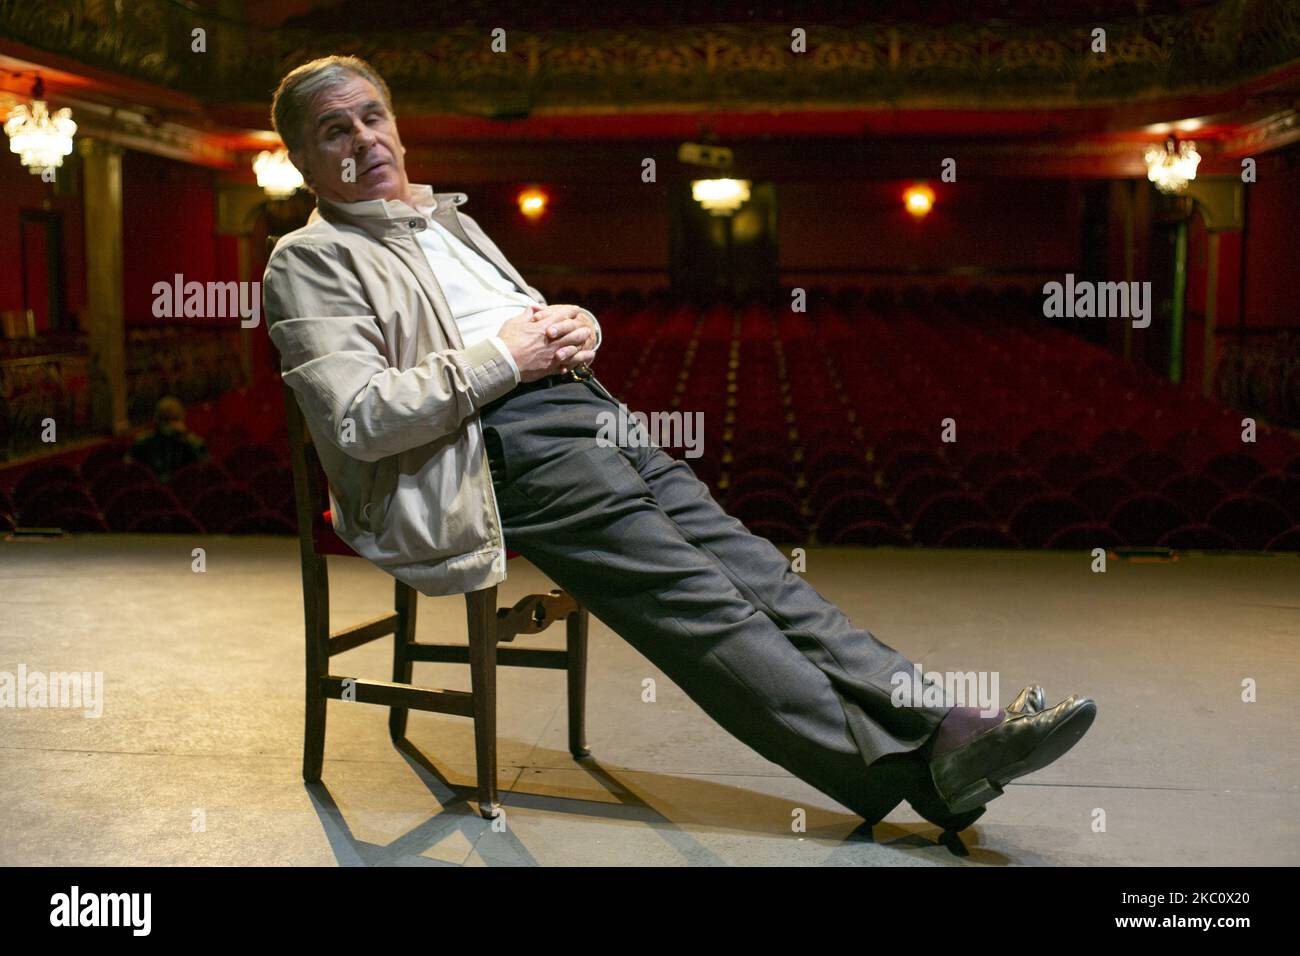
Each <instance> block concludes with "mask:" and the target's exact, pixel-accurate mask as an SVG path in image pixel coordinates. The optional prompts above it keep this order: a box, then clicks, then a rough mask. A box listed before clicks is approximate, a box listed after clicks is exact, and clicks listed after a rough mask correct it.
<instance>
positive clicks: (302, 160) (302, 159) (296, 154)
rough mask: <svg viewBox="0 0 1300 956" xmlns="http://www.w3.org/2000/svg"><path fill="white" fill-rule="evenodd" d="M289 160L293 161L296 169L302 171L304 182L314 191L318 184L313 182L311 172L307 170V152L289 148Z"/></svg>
mask: <svg viewBox="0 0 1300 956" xmlns="http://www.w3.org/2000/svg"><path fill="white" fill-rule="evenodd" d="M289 162H291V163H293V168H294V169H296V170H298V172H300V173H302V179H303V182H305V183H306V184H307V186H308V188H309V189H311V190H313V191H314V190H315V189H316V184H315V183H313V182H312V178H311V173H310V172H308V170H307V156H306V154H305V153H303V152H302V150H298V149H291V150H289Z"/></svg>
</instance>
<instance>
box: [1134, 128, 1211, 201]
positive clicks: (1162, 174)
mask: <svg viewBox="0 0 1300 956" xmlns="http://www.w3.org/2000/svg"><path fill="white" fill-rule="evenodd" d="M1146 161H1147V179H1149V180H1151V181H1152V182H1153V183H1155V184H1156V189H1158V190H1160V191H1161V192H1162V193H1170V194H1173V195H1177V194H1180V193H1184V192H1186V191H1187V184H1188V183H1189V182H1191V181H1192V180H1193V179H1195V178H1196V167H1197V164H1199V163H1200V161H1201V154H1200V153H1198V152H1197V151H1196V143H1195V142H1194V141H1193V140H1190V139H1185V140H1182V141H1179V140H1177V139H1176V138H1175V137H1173V136H1170V137H1169V138H1168V139H1166V140H1165V145H1164V146H1151V147H1149V148H1148V149H1147V153H1146Z"/></svg>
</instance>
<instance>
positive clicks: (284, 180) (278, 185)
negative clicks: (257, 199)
mask: <svg viewBox="0 0 1300 956" xmlns="http://www.w3.org/2000/svg"><path fill="white" fill-rule="evenodd" d="M253 173H254V174H255V175H256V176H257V185H259V186H261V187H262V188H263V189H264V190H266V194H267V195H268V196H270V197H271V198H272V199H288V198H289V197H290V196H292V195H293V194H294V193H296V192H297V191H298V188H299V187H300V186H302V173H300V172H298V170H297V168H296V167H295V166H294V165H293V163H291V162H290V161H289V153H288V151H287V150H284V149H277V150H276V151H275V152H271V151H270V150H267V149H264V150H262V151H261V152H260V153H258V154H257V158H256V159H254V160H253Z"/></svg>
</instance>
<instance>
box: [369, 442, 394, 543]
mask: <svg viewBox="0 0 1300 956" xmlns="http://www.w3.org/2000/svg"><path fill="white" fill-rule="evenodd" d="M397 459H398V456H397V455H390V456H389V457H387V458H381V459H379V461H376V462H373V463H370V467H369V468H367V469H366V475H365V477H364V478H363V479H362V485H361V500H362V501H363V502H364V503H363V504H362V506H361V520H362V522H363V523H364V525H365V527H366V530H367V531H369V532H370V533H371V534H378V533H380V532H381V531H383V529H384V526H385V522H386V519H387V517H388V509H389V507H390V506H391V505H392V502H393V495H394V494H395V493H396V491H397V464H398V461H397Z"/></svg>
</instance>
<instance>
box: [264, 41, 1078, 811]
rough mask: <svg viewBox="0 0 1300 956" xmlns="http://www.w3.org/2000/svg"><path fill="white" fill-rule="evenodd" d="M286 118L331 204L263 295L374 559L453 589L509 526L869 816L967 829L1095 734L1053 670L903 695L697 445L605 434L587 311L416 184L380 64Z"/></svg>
mask: <svg viewBox="0 0 1300 956" xmlns="http://www.w3.org/2000/svg"><path fill="white" fill-rule="evenodd" d="M272 112H273V119H274V122H275V127H276V130H277V131H278V132H279V134H280V136H281V138H283V140H284V142H285V145H286V147H287V148H288V150H289V156H290V158H291V159H292V161H293V163H294V165H295V166H296V167H297V168H298V169H299V170H300V171H301V172H302V174H303V177H304V179H305V180H306V183H307V185H308V186H309V187H310V188H311V189H312V190H313V191H314V192H315V193H316V196H317V208H316V210H315V211H314V212H313V213H312V216H311V218H310V219H309V221H308V223H307V225H306V226H304V227H303V228H302V229H299V230H297V231H295V232H293V233H290V234H289V235H287V236H285V237H284V238H283V239H281V240H280V242H279V243H278V244H277V245H276V248H275V250H274V251H273V253H272V255H271V259H270V262H269V263H268V265H267V271H266V276H265V282H264V285H263V288H264V290H265V297H266V314H267V316H268V324H269V328H270V334H271V337H272V339H273V340H274V342H275V344H276V346H277V348H278V349H279V350H280V353H281V358H282V363H283V364H282V367H283V376H284V380H285V381H286V382H287V383H288V384H289V386H290V387H292V388H293V389H294V391H295V392H296V394H297V395H298V397H299V401H300V404H301V405H302V407H303V411H304V414H305V417H306V419H307V422H308V425H309V428H310V430H311V432H312V435H313V438H314V439H315V442H316V446H317V449H318V452H319V454H320V457H321V462H322V465H323V466H324V468H325V472H326V474H327V476H328V478H329V483H330V488H331V492H332V496H333V501H332V513H333V520H334V522H335V528H336V530H337V531H338V533H339V534H340V536H342V537H343V538H344V540H346V541H347V542H348V543H349V544H350V545H351V546H352V547H353V548H354V549H356V550H357V552H358V553H360V554H361V555H362V556H364V557H366V558H368V559H370V560H371V561H373V562H374V563H375V564H377V565H378V566H380V567H382V568H384V569H386V570H387V571H388V572H389V573H390V574H392V575H394V576H395V577H397V578H398V579H400V580H403V581H406V582H408V583H410V584H412V585H413V586H415V587H416V588H417V589H418V590H420V591H421V592H422V593H425V594H450V593H461V592H465V591H470V590H475V589H478V588H483V587H487V586H490V585H493V584H496V583H498V582H500V581H502V580H504V579H505V577H506V573H505V555H504V549H505V547H506V545H507V543H508V544H509V545H510V547H512V548H514V549H515V550H517V551H519V552H520V553H521V554H523V555H524V556H525V557H527V558H528V559H529V560H530V561H532V562H533V563H534V564H535V565H536V566H537V567H538V568H539V569H541V570H542V571H543V572H544V573H546V574H547V575H549V576H550V577H551V578H552V580H554V581H555V582H556V583H557V584H559V585H560V586H562V587H564V588H566V589H567V590H568V591H569V592H570V593H572V594H573V595H574V596H575V597H576V598H577V599H578V600H580V601H581V602H582V603H583V604H584V605H585V606H586V607H587V608H589V609H590V610H591V612H592V613H593V614H595V615H596V616H597V617H598V618H599V619H600V620H602V621H604V622H605V623H606V624H608V625H609V626H610V627H611V628H612V629H613V630H614V631H615V632H617V633H618V634H619V635H620V636H621V637H623V638H624V639H625V640H627V641H628V642H629V643H631V644H632V645H633V646H634V647H635V648H636V649H637V650H639V651H640V652H641V653H642V654H644V655H645V656H646V657H647V658H649V659H650V660H651V661H652V662H653V663H654V664H656V665H657V666H658V667H659V668H660V669H661V670H663V672H664V673H665V674H667V675H668V677H669V678H671V679H672V680H673V681H674V682H675V683H677V684H678V686H680V687H681V688H682V689H683V690H684V691H685V692H686V693H687V694H688V695H689V696H690V697H691V698H692V699H693V700H694V701H695V702H696V703H697V704H699V705H700V707H701V708H702V709H703V710H704V711H705V712H706V713H708V714H709V715H710V716H711V717H713V718H714V719H715V720H716V721H718V723H720V724H721V725H722V726H723V727H724V728H725V729H726V730H728V731H729V732H730V733H731V734H733V735H734V736H736V737H737V738H739V739H740V740H741V741H743V742H745V743H746V744H748V745H749V746H751V747H753V748H754V749H755V750H757V751H758V752H759V753H760V754H762V755H763V756H764V757H766V758H768V759H769V760H771V761H773V762H775V763H777V764H780V765H781V766H783V767H785V768H786V769H788V770H789V771H790V772H792V773H794V774H796V775H797V776H799V777H800V778H802V779H803V780H806V781H808V782H809V783H811V784H812V785H813V786H815V787H817V788H819V789H820V790H822V791H823V792H825V793H827V794H829V795H831V796H832V797H834V798H835V799H836V800H838V801H839V802H840V803H842V804H844V805H845V806H847V807H849V808H851V809H853V810H854V811H855V812H857V813H859V814H861V815H862V816H863V817H865V818H866V819H867V820H868V821H869V822H871V823H873V824H874V823H876V822H878V821H879V820H880V819H882V818H883V817H884V816H885V814H886V813H888V812H889V811H890V810H891V809H893V808H894V807H895V806H897V805H898V803H899V802H900V801H901V800H904V799H906V800H908V801H909V802H910V803H911V805H912V806H913V807H914V808H915V809H916V810H917V811H918V812H919V813H921V814H922V815H923V816H925V818H926V819H928V820H930V821H932V822H934V823H936V824H937V825H939V826H942V827H944V828H945V829H949V830H959V829H962V828H964V827H966V826H969V825H970V823H972V822H973V821H974V820H975V819H976V818H977V817H979V816H980V815H981V814H982V813H983V812H984V804H985V803H986V802H987V800H989V799H991V798H993V797H996V796H997V795H998V794H1000V793H1001V792H1002V787H1003V786H1005V785H1006V783H1007V782H1008V781H1010V780H1012V779H1014V778H1016V777H1020V776H1023V775H1024V774H1027V773H1030V772H1032V771H1034V770H1037V769H1039V768H1041V767H1043V766H1045V765H1046V764H1048V763H1050V762H1051V761H1052V760H1054V759H1056V758H1057V757H1059V756H1060V755H1061V754H1063V753H1064V752H1065V751H1066V750H1068V749H1069V748H1070V747H1071V746H1073V744H1074V743H1075V742H1076V741H1077V740H1078V739H1079V738H1080V737H1081V736H1082V735H1083V734H1084V732H1086V730H1087V729H1088V727H1089V726H1090V725H1091V723H1092V720H1093V717H1094V715H1095V713H1096V705H1095V704H1094V703H1093V702H1092V701H1091V700H1089V699H1087V698H1083V697H1077V696H1075V697H1070V698H1068V699H1067V700H1065V701H1062V702H1061V703H1060V704H1058V705H1057V706H1055V707H1053V708H1051V709H1050V710H1049V709H1046V708H1045V707H1044V703H1043V698H1042V689H1041V688H1037V687H1034V688H1026V689H1025V691H1024V692H1022V693H1021V695H1020V697H1019V698H1017V699H1016V701H1015V702H1013V703H1012V704H1011V705H1009V706H1008V707H1007V708H1006V710H998V711H997V713H996V714H995V715H994V716H993V717H987V716H986V717H981V715H980V713H979V711H978V709H977V708H974V707H947V706H942V707H941V706H921V705H920V702H917V705H916V706H903V707H900V706H895V704H894V700H893V694H892V692H893V690H894V687H895V686H896V685H895V682H894V681H892V680H891V678H892V677H893V676H894V675H901V674H906V675H909V676H910V675H911V674H912V671H913V665H912V663H911V662H910V661H908V660H907V658H905V657H904V656H903V655H901V654H900V653H898V652H897V651H895V650H894V649H893V648H890V647H888V646H886V645H885V644H883V643H881V642H880V641H878V640H877V639H876V638H875V637H874V636H872V635H871V634H870V632H868V631H865V630H862V629H860V628H856V627H854V626H853V625H852V624H851V623H850V622H849V620H848V619H847V618H846V617H845V615H844V614H843V613H842V612H841V611H840V610H839V609H838V608H837V607H835V606H834V605H833V604H830V603H829V602H827V601H826V600H825V599H824V598H822V596H821V595H820V594H818V593H817V591H816V590H814V589H813V588H812V587H811V586H810V585H809V584H808V583H807V582H805V581H804V580H803V578H802V577H800V576H799V575H798V574H794V573H792V572H791V571H790V568H789V565H788V563H787V561H786V559H785V558H784V556H783V555H782V554H781V553H780V552H779V551H778V550H777V549H776V548H775V547H773V546H772V545H771V544H770V543H769V542H768V541H766V540H764V539H762V538H759V537H756V536H754V535H752V534H750V533H749V532H748V531H746V530H745V528H744V526H743V525H741V524H740V522H738V521H736V520H735V519H733V518H731V517H729V516H727V515H726V514H725V513H724V512H723V511H722V510H721V509H720V508H719V507H718V505H717V504H716V503H715V502H714V500H713V499H712V497H711V496H710V494H709V491H708V488H707V487H706V486H705V485H703V484H702V483H701V482H699V481H698V480H696V478H695V477H694V475H693V474H692V473H691V471H690V469H689V467H688V466H687V465H686V464H685V463H683V462H678V461H676V460H674V459H673V458H671V457H669V456H668V455H667V454H665V453H664V452H663V451H662V450H660V449H658V448H655V447H653V446H647V445H645V444H642V443H640V442H639V441H638V442H637V443H635V445H634V446H633V447H620V446H612V445H610V444H609V443H608V442H604V441H599V440H598V439H597V435H598V433H600V431H601V421H602V413H603V414H604V415H609V414H611V413H612V414H617V409H618V404H619V403H618V402H617V400H616V399H615V398H613V396H611V395H610V394H609V393H608V392H607V391H606V390H605V389H604V387H603V386H601V384H600V383H599V382H598V381H597V380H596V379H595V378H594V377H592V376H591V375H590V373H589V369H587V368H586V366H587V365H588V364H589V363H590V362H592V361H593V360H594V358H595V354H596V349H597V347H598V345H599V342H600V336H601V333H600V328H599V325H598V323H597V322H596V320H595V317H594V316H593V315H591V314H590V312H588V311H587V310H584V309H581V308H580V307H578V306H575V305H568V304H565V305H548V304H546V302H545V300H544V299H543V298H542V296H541V294H540V293H539V292H538V291H537V290H536V289H534V288H533V287H531V286H529V285H527V284H526V283H525V281H524V279H523V277H522V276H521V275H520V274H519V273H518V271H517V270H515V268H514V267H513V266H512V265H511V264H510V263H509V261H508V260H507V259H506V258H505V256H504V255H502V253H501V251H500V250H499V249H498V248H497V247H496V246H495V245H494V244H493V243H492V241H491V240H490V239H489V238H488V237H487V235H486V234H485V233H484V232H483V230H482V229H481V228H480V227H479V226H478V224H477V223H476V222H475V221H474V220H473V219H472V218H471V217H470V216H468V215H466V214H465V213H463V212H459V211H458V209H457V208H456V207H457V206H458V205H460V204H461V203H462V202H464V200H465V198H466V197H465V194H464V193H434V192H433V191H432V189H431V188H430V187H428V186H424V185H418V184H411V183H410V182H409V181H408V180H407V177H406V168H405V161H404V158H403V157H404V154H405V152H406V149H405V147H404V146H403V145H402V142H401V138H400V136H399V134H398V130H397V124H396V120H395V117H394V115H393V112H392V102H391V97H390V95H389V90H388V86H387V84H386V83H385V82H384V81H383V79H382V78H381V77H379V76H378V74H376V73H375V72H374V70H373V69H372V68H371V67H370V66H369V65H368V64H366V63H365V62H364V61H361V60H358V59H356V58H353V57H326V58H323V59H320V60H315V61H312V62H310V63H307V64H305V65H303V66H300V67H298V68H297V69H295V70H293V71H292V72H290V73H289V74H288V75H287V76H285V78H284V79H283V80H282V82H281V84H280V87H279V89H278V90H277V91H276V94H275V101H274V105H273V107H272ZM605 420H606V421H607V420H608V419H605ZM629 444H632V443H629Z"/></svg>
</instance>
